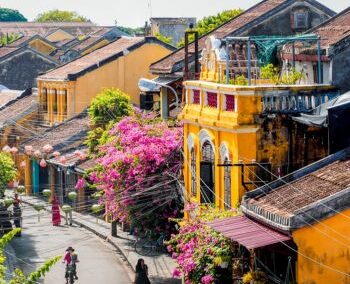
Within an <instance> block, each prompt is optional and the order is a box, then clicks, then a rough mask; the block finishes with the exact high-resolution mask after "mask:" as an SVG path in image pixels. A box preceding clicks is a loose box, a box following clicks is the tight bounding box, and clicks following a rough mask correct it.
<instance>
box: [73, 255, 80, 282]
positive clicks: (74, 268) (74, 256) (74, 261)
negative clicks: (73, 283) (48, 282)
mask: <svg viewBox="0 0 350 284" xmlns="http://www.w3.org/2000/svg"><path fill="white" fill-rule="evenodd" d="M71 258H72V269H73V276H74V278H75V280H78V276H77V262H79V259H78V254H77V253H76V252H75V250H74V249H72V252H71Z"/></svg>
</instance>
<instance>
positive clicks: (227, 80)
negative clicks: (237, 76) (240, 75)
mask: <svg viewBox="0 0 350 284" xmlns="http://www.w3.org/2000/svg"><path fill="white" fill-rule="evenodd" d="M228 44H229V41H228V39H226V84H229V82H230V78H229V66H228V64H229V54H228V53H229V47H228Z"/></svg>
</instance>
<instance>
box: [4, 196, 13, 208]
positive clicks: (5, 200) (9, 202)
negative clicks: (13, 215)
mask: <svg viewBox="0 0 350 284" xmlns="http://www.w3.org/2000/svg"><path fill="white" fill-rule="evenodd" d="M4 204H5V206H6V207H10V206H11V205H12V204H13V199H12V198H5V199H4Z"/></svg>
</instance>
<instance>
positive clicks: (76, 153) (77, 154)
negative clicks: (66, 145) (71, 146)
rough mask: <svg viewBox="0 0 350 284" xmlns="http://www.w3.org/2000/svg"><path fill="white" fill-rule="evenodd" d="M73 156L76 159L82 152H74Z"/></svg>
mask: <svg viewBox="0 0 350 284" xmlns="http://www.w3.org/2000/svg"><path fill="white" fill-rule="evenodd" d="M73 154H74V156H76V157H80V155H81V154H82V152H81V151H80V150H75V151H74V153H73Z"/></svg>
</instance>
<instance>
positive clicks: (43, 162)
mask: <svg viewBox="0 0 350 284" xmlns="http://www.w3.org/2000/svg"><path fill="white" fill-rule="evenodd" d="M46 166H47V163H46V161H45V159H41V161H40V167H42V168H46Z"/></svg>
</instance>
